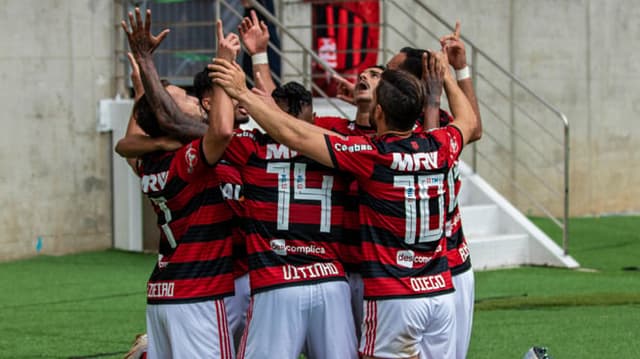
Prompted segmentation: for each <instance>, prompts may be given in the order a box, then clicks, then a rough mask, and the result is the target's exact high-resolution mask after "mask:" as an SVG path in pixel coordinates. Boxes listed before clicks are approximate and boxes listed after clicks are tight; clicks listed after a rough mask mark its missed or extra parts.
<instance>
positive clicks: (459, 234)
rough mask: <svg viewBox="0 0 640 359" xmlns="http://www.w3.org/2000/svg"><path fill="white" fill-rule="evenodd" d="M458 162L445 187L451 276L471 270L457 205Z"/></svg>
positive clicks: (458, 184) (458, 185) (458, 187)
mask: <svg viewBox="0 0 640 359" xmlns="http://www.w3.org/2000/svg"><path fill="white" fill-rule="evenodd" d="M458 163H459V161H456V162H455V163H454V165H453V167H452V168H451V170H450V173H449V176H448V183H447V186H448V187H449V191H448V193H449V201H448V202H449V207H448V209H447V219H446V223H445V233H446V236H447V258H448V259H449V268H450V269H451V274H452V275H456V274H460V273H463V272H465V271H466V270H468V269H469V268H471V258H470V256H469V247H468V245H467V239H466V238H465V236H464V232H463V230H462V217H461V215H460V206H459V205H458V195H459V194H460V187H461V185H462V182H461V181H460V168H459V166H458Z"/></svg>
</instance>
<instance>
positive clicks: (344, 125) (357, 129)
mask: <svg viewBox="0 0 640 359" xmlns="http://www.w3.org/2000/svg"><path fill="white" fill-rule="evenodd" d="M314 124H315V125H316V126H318V127H322V128H324V129H327V130H331V131H333V132H337V133H339V134H341V135H344V136H361V135H362V136H364V135H374V134H375V133H376V130H374V129H373V127H370V126H362V125H358V124H357V123H356V122H355V121H351V120H349V119H346V118H342V117H332V116H321V117H316V118H315V119H314Z"/></svg>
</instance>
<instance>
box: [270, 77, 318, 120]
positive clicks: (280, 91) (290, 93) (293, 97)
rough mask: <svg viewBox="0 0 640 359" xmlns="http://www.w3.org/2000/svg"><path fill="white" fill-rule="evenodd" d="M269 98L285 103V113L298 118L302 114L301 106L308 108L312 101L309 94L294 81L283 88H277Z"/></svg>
mask: <svg viewBox="0 0 640 359" xmlns="http://www.w3.org/2000/svg"><path fill="white" fill-rule="evenodd" d="M271 97H273V99H274V100H276V101H277V100H281V101H286V102H287V105H288V107H289V111H287V112H288V113H289V114H290V115H291V116H294V117H298V115H299V114H300V112H302V106H305V105H306V106H309V105H311V102H312V101H313V97H312V96H311V92H309V91H308V90H307V89H306V88H304V86H302V85H301V84H300V83H298V82H295V81H291V82H287V83H286V84H284V85H283V86H279V87H277V88H276V89H275V90H273V92H272V93H271Z"/></svg>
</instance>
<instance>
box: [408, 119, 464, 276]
mask: <svg viewBox="0 0 640 359" xmlns="http://www.w3.org/2000/svg"><path fill="white" fill-rule="evenodd" d="M421 121H424V118H421V120H420V121H418V126H417V127H416V131H422V129H423V127H422V125H423V123H422V122H421ZM451 122H453V117H452V116H451V114H449V113H448V112H447V111H445V110H443V109H440V127H444V126H446V125H448V124H450V123H451ZM458 162H459V161H457V160H456V162H455V164H454V166H453V167H452V168H451V170H450V171H451V172H450V173H449V176H448V181H447V186H448V187H449V188H453V189H454V190H450V191H449V192H448V193H449V208H448V209H447V219H446V222H445V233H446V236H447V258H449V268H450V269H451V274H452V275H456V274H460V273H463V272H464V271H466V270H468V269H469V268H471V258H470V256H469V247H468V245H467V239H466V238H465V236H464V232H463V231H462V217H461V216H460V207H459V206H458V194H459V193H460V186H461V182H460V171H459V168H458Z"/></svg>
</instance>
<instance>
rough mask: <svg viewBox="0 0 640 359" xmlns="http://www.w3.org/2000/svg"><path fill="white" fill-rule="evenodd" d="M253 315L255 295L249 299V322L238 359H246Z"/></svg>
mask: <svg viewBox="0 0 640 359" xmlns="http://www.w3.org/2000/svg"><path fill="white" fill-rule="evenodd" d="M251 317H253V296H251V298H250V299H249V309H247V323H246V325H245V327H244V332H243V333H242V339H240V345H239V346H238V350H239V353H238V359H244V353H245V351H246V348H247V337H248V336H249V324H250V323H251Z"/></svg>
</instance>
